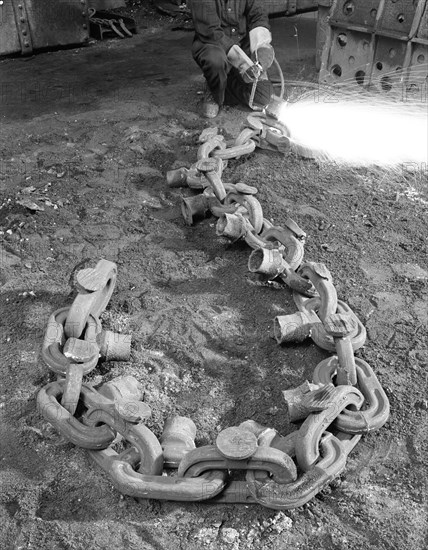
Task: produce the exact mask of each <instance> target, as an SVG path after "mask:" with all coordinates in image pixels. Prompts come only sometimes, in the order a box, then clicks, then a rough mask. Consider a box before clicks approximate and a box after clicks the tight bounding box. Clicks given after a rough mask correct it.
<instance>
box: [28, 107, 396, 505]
mask: <svg viewBox="0 0 428 550" xmlns="http://www.w3.org/2000/svg"><path fill="white" fill-rule="evenodd" d="M287 142H288V136H287V134H286V132H285V131H284V129H283V128H282V127H281V125H280V124H279V123H277V122H275V121H274V120H273V119H269V118H268V117H266V116H260V115H259V114H257V115H256V114H255V113H253V114H252V115H250V116H249V117H248V119H247V122H246V125H245V127H244V128H243V129H242V130H241V132H240V134H239V136H238V137H237V138H236V140H235V141H234V142H233V144H231V145H230V146H229V147H228V146H227V144H226V141H225V139H224V138H223V136H221V135H219V134H218V129H217V128H206V129H205V130H204V131H203V132H202V134H201V135H200V137H199V143H200V146H199V149H198V154H197V157H198V161H197V162H196V163H195V164H194V165H193V166H192V167H190V168H189V169H187V168H180V169H178V170H172V171H170V172H168V174H167V183H168V185H169V186H170V187H177V186H183V185H187V186H188V187H189V188H191V189H194V190H199V191H202V192H201V193H200V194H198V195H194V196H191V197H183V198H182V203H181V210H182V214H183V217H184V220H185V222H186V223H187V224H188V225H193V224H194V223H195V222H196V221H197V220H198V219H201V218H204V217H205V216H206V215H207V214H208V213H211V214H213V215H214V216H216V217H217V218H218V221H217V225H216V232H217V234H218V235H221V236H225V237H228V238H230V239H232V240H236V239H244V240H245V241H246V242H247V244H248V245H249V246H250V247H251V248H253V251H252V253H251V255H250V257H249V261H248V268H249V270H250V271H251V272H256V273H261V274H263V275H265V276H266V277H267V278H268V279H274V278H281V279H282V280H283V281H284V282H285V284H286V285H288V286H289V287H290V288H291V289H293V290H294V292H293V296H294V301H295V303H296V306H297V308H298V312H297V313H294V314H292V315H286V316H278V317H276V318H275V320H274V335H275V338H276V340H277V342H278V344H284V343H288V342H295V341H303V340H304V339H305V338H307V337H311V338H312V340H313V341H314V342H315V343H316V344H317V345H318V346H320V347H321V348H323V349H325V350H328V351H330V352H335V355H333V356H331V357H330V358H328V359H326V360H324V361H322V362H321V363H319V364H318V365H317V366H316V367H315V370H314V373H313V382H312V383H309V382H306V383H304V384H302V385H301V386H300V387H298V388H295V389H289V390H286V391H284V392H283V393H284V399H285V402H286V403H287V405H288V412H289V416H290V420H291V421H292V422H296V421H298V420H303V423H302V424H301V426H300V428H299V429H298V430H296V431H294V432H292V433H290V434H288V435H287V436H285V437H283V436H281V435H280V434H278V433H277V432H276V430H274V429H272V428H269V427H264V426H260V425H258V424H257V423H255V422H254V421H252V420H247V421H245V422H243V423H242V424H241V425H240V426H237V427H231V428H226V429H225V430H223V431H222V432H221V433H220V434H219V435H218V437H217V440H216V442H215V445H206V446H203V447H199V448H196V447H195V442H194V441H195V436H196V426H195V425H194V423H193V422H192V420H191V419H190V418H186V417H173V418H170V419H167V421H166V423H165V427H164V433H163V434H162V436H161V438H160V441H159V440H158V439H157V438H156V437H155V435H154V434H153V433H152V432H151V431H150V430H149V429H148V428H147V427H146V426H144V425H143V422H144V420H145V419H146V418H148V417H149V416H150V409H149V407H148V406H147V405H145V404H144V403H143V402H142V401H141V398H142V392H141V388H140V387H139V385H138V382H137V381H136V380H135V379H134V378H133V377H124V378H123V379H115V380H112V381H110V382H109V383H107V384H103V385H102V386H101V388H99V390H98V391H96V390H95V389H93V388H91V387H90V386H88V385H86V384H84V383H82V377H83V376H84V375H85V374H87V373H88V372H90V370H92V369H93V368H94V367H95V366H96V364H97V361H98V355H99V351H100V346H101V350H103V348H104V349H105V347H106V346H105V344H102V342H101V340H102V339H101V338H100V336H99V335H100V333H101V324H100V321H99V319H98V317H99V315H100V313H101V311H102V309H103V308H104V307H105V306H106V305H107V302H108V300H109V299H110V296H111V293H112V292H113V289H114V285H115V282H116V266H115V265H114V264H112V265H108V264H111V262H106V261H105V260H102V263H99V264H98V265H97V267H96V268H95V270H92V271H91V270H89V271H88V270H84V272H83V273H82V272H80V274H78V276H77V281H78V288H79V295H78V296H77V298H76V301H75V302H74V303H73V305H72V307H71V308H64V309H62V310H58V311H57V312H55V313H54V314H53V315H52V316H51V318H50V320H49V322H48V328H47V331H46V335H45V340H44V343H43V350H42V356H43V358H44V360H45V362H46V364H47V365H48V367H49V368H51V369H52V370H54V371H55V372H56V373H58V374H61V375H65V376H66V379H65V380H64V379H61V380H59V381H57V382H52V383H50V384H48V385H47V386H46V387H44V388H42V390H41V391H40V392H39V395H38V408H39V411H40V412H41V414H43V416H44V417H45V418H46V419H47V420H48V421H49V422H50V423H51V424H52V425H54V426H55V428H56V429H57V430H58V432H59V433H60V434H62V435H63V436H64V437H65V438H66V439H68V440H69V441H70V442H72V443H74V444H75V445H78V446H80V447H83V448H86V449H90V450H89V454H90V456H91V458H92V460H93V461H94V462H95V463H96V464H98V465H99V466H100V467H101V468H102V469H103V470H104V471H105V472H107V473H108V475H109V476H110V478H111V480H112V482H113V483H114V485H115V486H116V487H117V489H118V490H119V491H120V492H122V493H123V494H125V495H130V496H133V497H137V498H156V499H163V500H178V501H203V500H208V499H211V500H212V501H213V502H227V503H239V502H243V503H246V504H249V503H259V504H261V505H263V506H266V507H268V508H273V509H277V510H286V509H291V508H294V507H297V506H301V505H303V504H305V503H306V502H308V501H309V500H310V499H311V498H312V497H313V496H314V495H315V494H317V493H318V492H319V491H320V490H322V489H323V487H324V486H325V485H326V484H328V483H329V482H330V481H331V480H332V479H334V478H335V477H336V476H338V475H340V473H341V472H342V471H343V470H344V468H345V466H346V461H347V458H348V455H349V453H350V452H351V451H352V449H353V448H354V447H355V445H356V444H357V443H358V441H359V440H360V438H361V435H362V434H364V433H368V432H369V431H372V430H375V429H379V428H380V427H382V426H383V425H384V424H385V422H386V421H387V420H388V417H389V411H390V409H389V402H388V398H387V396H386V394H385V392H384V391H383V389H382V387H381V384H380V382H379V380H378V379H377V377H376V375H375V373H374V371H373V370H372V368H371V367H370V365H368V363H366V362H365V361H363V360H362V359H360V358H358V357H355V356H354V352H355V351H356V350H358V349H359V348H360V347H361V346H363V345H364V342H365V339H366V330H365V328H364V326H363V325H362V323H361V322H360V321H359V319H358V318H357V316H356V315H355V313H354V312H353V311H352V310H351V308H350V307H349V306H348V305H347V304H346V303H344V302H342V301H340V300H338V297H337V292H336V288H335V286H334V284H333V280H332V276H331V274H330V272H329V271H328V269H327V267H326V266H325V265H324V264H320V263H315V262H308V261H304V243H305V238H306V233H305V232H304V231H303V230H302V229H301V228H300V227H299V226H298V224H297V223H296V222H294V221H293V220H291V219H289V218H287V219H286V220H285V221H284V226H283V227H281V226H276V225H274V224H273V223H271V222H270V221H269V220H266V219H265V218H264V216H263V210H262V206H261V204H260V202H259V201H258V199H257V198H256V197H255V195H256V194H257V189H256V188H254V187H252V186H248V185H246V184H245V183H242V182H240V183H237V184H230V183H224V182H223V180H222V177H223V172H224V169H225V167H226V163H227V160H228V159H233V158H238V157H240V156H243V155H247V154H249V153H251V152H252V151H254V149H255V147H256V146H257V147H262V148H263V147H269V148H274V149H275V150H280V151H281V150H282V151H283V150H285V148H286V145H287ZM70 312H71V315H70ZM104 353H105V352H104ZM119 355H120V354H119ZM61 398H62V399H61ZM68 401H71V406H69V404H68ZM77 404H80V406H79V408H77ZM76 411H78V413H76ZM117 434H120V435H121V436H122V438H123V440H124V442H125V444H127V447H126V448H125V450H124V451H123V452H122V453H120V454H118V453H117V452H116V451H114V450H113V449H112V447H111V443H112V441H113V440H114V438H115V437H116V435H117ZM164 468H166V469H171V468H174V469H177V470H178V471H177V474H176V475H175V476H167V475H165V472H164ZM230 470H238V471H245V481H237V480H231V479H230V478H229V475H228V472H229V471H230Z"/></svg>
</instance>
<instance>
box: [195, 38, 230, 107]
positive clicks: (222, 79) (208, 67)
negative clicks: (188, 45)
mask: <svg viewBox="0 0 428 550" xmlns="http://www.w3.org/2000/svg"><path fill="white" fill-rule="evenodd" d="M192 55H193V59H194V60H195V61H196V63H197V64H198V65H199V67H200V68H201V69H202V72H203V73H204V76H205V79H206V81H207V84H208V87H209V89H210V91H211V93H212V95H213V96H214V99H215V100H216V101H217V103H218V104H219V105H223V103H224V93H225V90H226V84H227V72H228V70H229V63H228V61H227V57H226V52H225V51H224V50H223V48H221V47H220V46H216V45H214V44H203V43H202V42H200V41H199V40H195V41H194V42H193V45H192Z"/></svg>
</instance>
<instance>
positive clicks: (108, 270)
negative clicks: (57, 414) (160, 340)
mask: <svg viewBox="0 0 428 550" xmlns="http://www.w3.org/2000/svg"><path fill="white" fill-rule="evenodd" d="M116 276H117V266H116V264H115V263H113V262H110V261H108V260H103V259H102V260H100V261H99V262H98V263H97V265H96V266H95V267H94V268H87V269H82V270H80V271H78V272H77V274H76V289H77V291H78V293H77V296H76V298H75V299H74V301H73V303H72V305H71V306H70V307H66V308H62V309H59V310H57V311H55V312H54V313H53V314H52V315H51V316H50V318H49V321H48V324H47V328H46V332H45V338H44V341H43V346H42V358H43V360H44V362H45V363H46V365H47V366H48V367H49V368H50V369H51V370H52V371H54V372H56V373H57V374H58V375H60V377H64V376H65V383H64V385H63V391H62V392H61V393H62V399H61V404H62V406H63V407H64V408H65V409H66V410H67V411H68V412H69V413H70V414H71V415H73V414H74V413H75V411H76V408H77V404H78V402H79V396H80V393H81V388H82V382H83V376H84V375H85V374H88V373H89V372H91V371H92V370H93V369H94V368H95V367H96V366H97V364H98V360H99V358H100V356H101V358H104V359H107V360H125V361H127V360H129V356H130V352H131V339H130V337H129V336H128V335H124V334H115V333H113V332H111V331H103V330H102V328H101V322H100V320H99V316H100V315H101V314H102V312H103V311H104V310H105V308H106V307H107V304H108V302H109V301H110V298H111V295H112V294H113V290H114V287H115V285H116Z"/></svg>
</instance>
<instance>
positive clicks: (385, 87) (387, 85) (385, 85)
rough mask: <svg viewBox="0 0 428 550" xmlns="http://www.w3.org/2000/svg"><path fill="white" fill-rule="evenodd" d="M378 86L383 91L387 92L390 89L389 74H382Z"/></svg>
mask: <svg viewBox="0 0 428 550" xmlns="http://www.w3.org/2000/svg"><path fill="white" fill-rule="evenodd" d="M380 86H381V88H382V90H384V91H385V92H389V91H390V90H391V89H392V83H391V79H390V77H389V76H383V77H382V78H381V80H380Z"/></svg>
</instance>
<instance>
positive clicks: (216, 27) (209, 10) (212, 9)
mask: <svg viewBox="0 0 428 550" xmlns="http://www.w3.org/2000/svg"><path fill="white" fill-rule="evenodd" d="M216 4H217V3H216V1H215V0H192V2H190V11H191V14H192V19H193V24H194V26H195V33H196V36H197V37H198V38H199V40H200V41H201V42H203V43H205V44H217V45H218V46H220V47H222V48H223V49H224V51H225V52H226V53H227V52H228V51H229V50H230V48H231V47H232V46H233V44H234V43H235V42H234V40H233V39H232V38H230V37H228V36H226V35H225V34H224V32H223V30H222V28H221V25H220V18H219V16H218V13H217V7H216Z"/></svg>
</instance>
